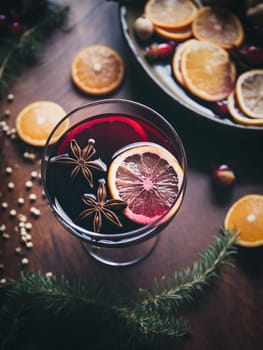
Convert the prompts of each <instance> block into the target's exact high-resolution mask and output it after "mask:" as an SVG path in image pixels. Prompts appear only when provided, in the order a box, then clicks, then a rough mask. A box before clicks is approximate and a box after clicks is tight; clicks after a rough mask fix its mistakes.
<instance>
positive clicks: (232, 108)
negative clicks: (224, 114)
mask: <svg viewBox="0 0 263 350" xmlns="http://www.w3.org/2000/svg"><path fill="white" fill-rule="evenodd" d="M227 108H228V110H229V113H230V115H231V116H232V118H233V119H234V121H235V122H237V123H240V124H244V125H263V118H249V117H248V116H247V115H246V114H244V113H243V112H242V111H241V109H240V107H239V105H238V102H237V100H236V97H235V93H234V91H232V92H231V94H230V95H229V96H228V98H227Z"/></svg>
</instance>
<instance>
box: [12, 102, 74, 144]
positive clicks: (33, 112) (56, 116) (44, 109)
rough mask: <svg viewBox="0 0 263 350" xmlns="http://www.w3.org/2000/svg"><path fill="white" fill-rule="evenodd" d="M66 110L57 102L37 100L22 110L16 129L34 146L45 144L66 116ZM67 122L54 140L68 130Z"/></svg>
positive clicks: (57, 132)
mask: <svg viewBox="0 0 263 350" xmlns="http://www.w3.org/2000/svg"><path fill="white" fill-rule="evenodd" d="M65 114H66V112H65V111H64V109H63V108H62V107H61V106H60V105H58V104H57V103H54V102H51V101H37V102H34V103H31V104H29V105H28V106H26V107H25V108H24V109H22V110H21V111H20V113H19V114H18V116H17V118H16V130H17V133H18V135H19V137H20V138H21V139H22V140H23V141H24V142H26V143H28V144H30V145H32V146H38V147H41V146H44V145H45V143H46V141H47V139H48V137H49V135H50V133H51V131H52V130H53V129H54V127H55V126H56V125H57V123H58V122H59V121H60V120H61V119H62V118H63V117H64V116H65ZM67 126H68V125H66V124H65V123H64V124H63V126H61V127H59V128H58V129H57V131H56V133H55V134H54V137H53V139H52V142H55V141H56V140H57V139H58V138H59V137H60V135H61V134H62V133H63V132H65V131H66V129H67Z"/></svg>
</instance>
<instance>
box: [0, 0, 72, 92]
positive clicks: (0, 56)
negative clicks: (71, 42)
mask: <svg viewBox="0 0 263 350" xmlns="http://www.w3.org/2000/svg"><path fill="white" fill-rule="evenodd" d="M68 9H69V8H68V6H65V5H60V4H57V3H55V2H52V1H47V4H46V7H45V10H44V12H43V14H42V15H41V17H40V18H39V19H38V22H37V23H36V24H35V25H33V26H31V27H29V28H28V29H27V30H26V31H25V32H24V33H23V34H22V35H20V36H17V35H11V36H8V37H7V38H3V39H0V98H1V97H3V95H4V93H5V92H6V90H7V89H8V86H9V83H10V82H11V81H12V80H14V79H15V77H16V76H17V74H18V73H19V70H20V67H21V64H23V63H27V62H32V60H34V58H35V57H36V54H37V53H38V52H39V51H40V49H41V47H42V44H43V41H44V39H45V38H46V37H47V36H48V34H49V33H50V31H51V30H53V29H54V28H56V27H59V26H61V25H62V24H63V23H64V22H65V19H66V17H67V13H68Z"/></svg>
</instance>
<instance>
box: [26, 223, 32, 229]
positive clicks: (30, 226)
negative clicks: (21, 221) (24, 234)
mask: <svg viewBox="0 0 263 350" xmlns="http://www.w3.org/2000/svg"><path fill="white" fill-rule="evenodd" d="M25 228H26V230H27V231H30V230H31V228H32V224H31V222H27V223H26V224H25Z"/></svg>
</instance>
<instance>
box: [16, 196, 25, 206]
mask: <svg viewBox="0 0 263 350" xmlns="http://www.w3.org/2000/svg"><path fill="white" fill-rule="evenodd" d="M24 203H25V200H24V198H22V197H19V198H18V199H17V204H18V205H23V204H24Z"/></svg>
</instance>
